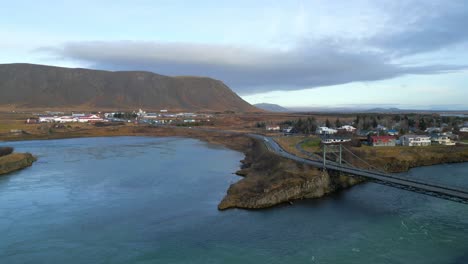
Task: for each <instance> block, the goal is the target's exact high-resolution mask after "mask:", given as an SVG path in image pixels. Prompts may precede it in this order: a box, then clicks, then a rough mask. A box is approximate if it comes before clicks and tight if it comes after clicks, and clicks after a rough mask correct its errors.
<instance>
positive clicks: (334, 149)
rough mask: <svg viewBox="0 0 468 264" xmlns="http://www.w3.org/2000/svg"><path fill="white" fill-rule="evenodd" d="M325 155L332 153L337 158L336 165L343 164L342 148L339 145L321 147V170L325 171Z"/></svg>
mask: <svg viewBox="0 0 468 264" xmlns="http://www.w3.org/2000/svg"><path fill="white" fill-rule="evenodd" d="M327 153H332V154H335V155H336V156H337V163H338V164H340V165H341V164H342V163H343V146H342V145H341V144H337V145H326V144H323V145H322V154H323V169H326V166H327Z"/></svg>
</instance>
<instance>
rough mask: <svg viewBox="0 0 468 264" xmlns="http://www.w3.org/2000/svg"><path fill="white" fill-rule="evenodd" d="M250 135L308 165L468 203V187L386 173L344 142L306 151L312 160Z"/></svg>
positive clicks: (276, 151)
mask: <svg viewBox="0 0 468 264" xmlns="http://www.w3.org/2000/svg"><path fill="white" fill-rule="evenodd" d="M249 136H251V137H253V138H256V139H259V140H262V141H263V142H264V144H265V146H266V147H267V148H268V150H269V151H272V152H274V153H276V154H277V155H279V156H282V157H285V158H288V159H292V160H295V161H298V162H301V163H304V164H308V165H311V166H314V167H318V168H323V169H324V170H334V171H338V172H343V173H346V174H347V175H351V176H360V177H365V178H367V179H369V180H371V181H373V182H376V183H379V184H384V185H388V186H391V187H395V188H399V189H403V190H407V191H411V192H416V193H421V194H425V195H429V196H433V197H438V198H441V199H446V200H450V201H454V202H459V203H464V204H468V190H463V189H460V188H456V187H452V186H446V185H443V184H440V183H433V182H428V181H421V180H414V179H408V178H405V177H401V176H398V175H395V174H390V173H386V172H384V171H382V170H380V169H378V168H376V167H375V166H373V165H372V164H369V163H368V162H366V161H365V160H363V159H361V158H360V157H358V156H357V155H355V154H354V153H353V152H352V151H351V150H349V149H348V148H346V147H345V146H343V145H329V146H326V145H325V146H324V147H323V149H322V155H321V156H319V155H317V154H314V153H309V152H305V151H303V150H302V153H303V154H306V155H307V156H309V159H306V158H302V157H298V156H296V155H293V154H291V153H289V152H286V151H285V150H284V149H283V148H281V146H279V144H278V143H276V142H275V141H274V140H273V139H272V138H270V137H267V136H262V135H256V134H250V135H249ZM296 147H297V146H296ZM344 153H346V154H348V155H350V156H352V157H353V158H354V159H355V160H358V161H360V162H362V163H363V164H365V166H363V167H366V168H357V167H355V166H353V165H352V164H351V162H349V161H346V160H345V159H344V158H343V156H344V155H343V154H344ZM330 156H332V157H333V159H334V160H332V159H330Z"/></svg>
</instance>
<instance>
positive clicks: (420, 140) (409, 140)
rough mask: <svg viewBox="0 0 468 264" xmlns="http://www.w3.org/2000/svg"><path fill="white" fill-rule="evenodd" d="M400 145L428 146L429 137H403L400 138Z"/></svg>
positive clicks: (429, 142)
mask: <svg viewBox="0 0 468 264" xmlns="http://www.w3.org/2000/svg"><path fill="white" fill-rule="evenodd" d="M400 142H401V145H403V146H409V147H414V146H430V145H431V137H429V136H420V135H404V136H401V137H400Z"/></svg>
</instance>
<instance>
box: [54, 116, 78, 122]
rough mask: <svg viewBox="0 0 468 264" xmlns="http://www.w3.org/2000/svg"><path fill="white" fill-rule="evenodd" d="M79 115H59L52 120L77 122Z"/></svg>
mask: <svg viewBox="0 0 468 264" xmlns="http://www.w3.org/2000/svg"><path fill="white" fill-rule="evenodd" d="M78 119H79V117H74V116H59V117H56V118H54V122H57V123H73V122H78Z"/></svg>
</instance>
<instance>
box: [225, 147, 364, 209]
mask: <svg viewBox="0 0 468 264" xmlns="http://www.w3.org/2000/svg"><path fill="white" fill-rule="evenodd" d="M242 163H243V166H242V169H241V170H240V171H238V172H237V174H238V175H241V176H245V178H244V179H242V180H240V181H238V182H237V183H235V184H232V185H231V186H230V187H229V189H228V191H227V195H226V196H225V197H224V199H223V200H222V201H221V203H220V204H219V205H218V209H220V210H224V209H228V208H248V209H257V208H267V207H272V206H275V205H278V204H281V203H285V202H289V201H292V200H297V199H306V198H318V197H322V196H324V195H326V194H328V193H331V192H334V191H337V190H339V189H343V188H347V187H350V186H352V185H355V184H357V183H359V182H362V181H363V179H361V178H357V177H349V176H346V175H343V174H340V173H338V172H333V171H328V172H327V171H323V170H321V169H319V168H316V167H312V166H309V165H305V164H302V163H299V162H296V161H293V160H290V159H286V158H283V157H280V156H277V155H275V154H273V153H271V152H269V151H268V150H266V149H265V147H264V145H263V144H262V142H258V141H254V143H253V145H252V148H251V150H249V151H248V152H247V154H246V158H245V159H244V160H243V161H242Z"/></svg>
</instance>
